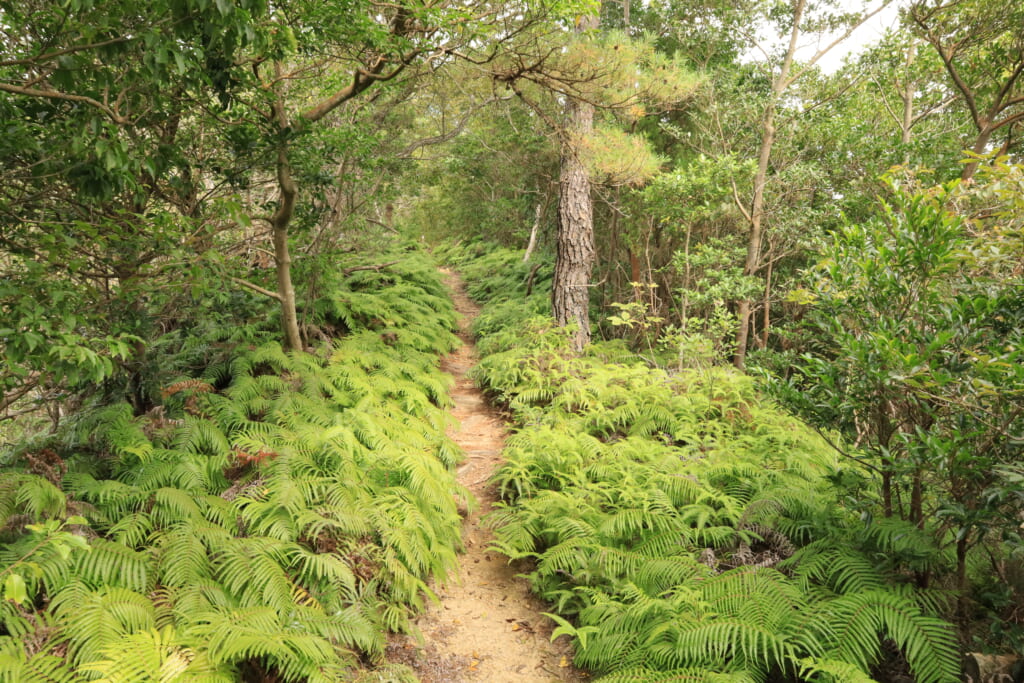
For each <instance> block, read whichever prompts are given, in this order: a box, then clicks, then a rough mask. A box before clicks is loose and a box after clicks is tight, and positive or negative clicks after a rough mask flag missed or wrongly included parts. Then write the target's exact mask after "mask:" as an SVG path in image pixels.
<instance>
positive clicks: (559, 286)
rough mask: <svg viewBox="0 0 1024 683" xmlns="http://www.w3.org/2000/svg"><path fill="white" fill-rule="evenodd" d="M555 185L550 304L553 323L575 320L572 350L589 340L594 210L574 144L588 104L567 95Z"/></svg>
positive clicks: (585, 23)
mask: <svg viewBox="0 0 1024 683" xmlns="http://www.w3.org/2000/svg"><path fill="white" fill-rule="evenodd" d="M597 25H598V17H597V16H591V17H583V18H582V19H580V21H579V23H577V25H576V32H577V33H582V32H584V31H587V30H590V29H594V28H597ZM565 110H566V111H565V113H566V131H565V133H564V134H563V139H562V157H561V164H562V166H561V173H560V177H559V183H558V239H557V245H556V249H557V250H556V255H555V277H554V282H553V283H552V286H551V308H552V311H553V312H554V315H555V320H556V322H557V323H558V324H559V325H563V326H564V325H568V324H570V323H576V324H577V325H578V329H577V330H576V334H575V335H574V336H573V343H572V346H573V349H574V350H575V351H576V352H577V353H578V352H580V351H582V350H583V347H584V346H586V345H587V344H588V343H590V275H591V273H592V272H593V269H594V261H595V256H594V209H593V203H592V201H591V197H590V178H589V177H588V176H587V169H586V168H585V167H584V166H583V162H582V160H581V159H580V153H579V152H580V146H581V145H580V143H581V142H582V140H583V138H584V137H585V136H587V135H588V134H589V133H590V132H591V131H593V129H594V106H593V105H592V104H590V103H588V102H582V101H579V100H575V99H572V98H569V99H568V101H567V102H566V105H565Z"/></svg>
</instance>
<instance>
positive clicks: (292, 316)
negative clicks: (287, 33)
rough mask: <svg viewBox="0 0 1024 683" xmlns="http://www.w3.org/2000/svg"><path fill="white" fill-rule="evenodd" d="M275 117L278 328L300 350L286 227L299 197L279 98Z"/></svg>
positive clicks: (273, 220)
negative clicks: (278, 135) (278, 132)
mask: <svg viewBox="0 0 1024 683" xmlns="http://www.w3.org/2000/svg"><path fill="white" fill-rule="evenodd" d="M276 68H277V71H278V74H279V73H280V65H276ZM274 117H275V119H276V120H277V125H278V127H279V128H280V129H281V132H282V139H281V140H280V142H278V144H277V186H278V190H279V191H280V192H281V200H280V202H279V203H278V205H277V209H276V210H275V211H274V215H273V216H271V218H270V223H271V226H272V228H273V236H274V260H275V262H276V265H277V295H278V298H279V299H280V301H281V327H282V331H283V332H284V339H285V346H286V347H287V348H289V349H291V350H293V351H299V350H301V349H302V336H301V335H300V334H299V318H298V315H297V314H296V310H295V288H294V287H293V286H292V258H291V254H290V253H289V252H288V228H289V226H290V225H291V222H292V216H293V215H294V213H295V198H296V197H297V196H298V194H299V188H298V186H297V185H296V184H295V178H293V177H292V166H291V163H290V162H289V160H288V141H287V140H285V139H284V131H285V130H286V129H287V128H288V117H287V113H286V112H285V108H284V102H283V101H282V99H281V98H278V99H277V101H275V102H274Z"/></svg>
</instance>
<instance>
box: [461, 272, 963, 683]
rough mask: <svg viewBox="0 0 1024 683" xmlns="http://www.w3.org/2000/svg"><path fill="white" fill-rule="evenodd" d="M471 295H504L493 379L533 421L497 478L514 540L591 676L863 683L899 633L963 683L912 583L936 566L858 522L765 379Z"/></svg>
mask: <svg viewBox="0 0 1024 683" xmlns="http://www.w3.org/2000/svg"><path fill="white" fill-rule="evenodd" d="M499 261H500V262H501V263H502V264H503V265H502V267H498V266H497V265H496V264H497V263H498V262H499ZM463 263H464V265H463V266H462V267H463V271H464V273H465V274H467V275H469V276H470V277H472V276H473V275H474V274H479V275H483V274H485V273H486V274H487V276H488V277H490V276H491V274H492V273H493V272H496V271H503V269H505V268H508V269H514V268H515V266H514V264H512V263H509V262H508V255H507V254H491V255H488V256H485V257H483V258H481V259H479V261H474V259H472V258H470V259H467V260H466V261H464V262H463ZM484 264H487V265H486V266H484ZM470 288H471V291H472V292H474V293H475V294H476V295H479V296H483V297H487V298H488V299H490V303H489V305H488V307H487V308H485V312H484V314H483V315H482V316H481V318H480V322H478V325H477V328H476V329H477V330H478V331H480V332H486V333H487V336H486V338H484V339H482V340H481V342H480V345H479V348H480V349H481V350H482V351H483V353H484V354H485V357H484V358H483V360H482V361H481V363H480V365H479V367H478V368H477V369H476V371H475V377H476V379H477V381H478V383H480V384H481V386H482V387H483V388H484V389H485V390H486V391H487V392H488V393H489V394H490V395H491V396H493V397H494V398H496V399H497V400H499V401H501V402H502V403H504V404H505V405H507V406H508V409H509V411H510V412H511V413H512V417H513V420H514V422H515V425H516V427H517V431H516V433H515V435H514V436H513V437H512V438H510V439H509V441H508V444H507V448H506V450H505V456H506V459H507V462H506V464H504V465H503V466H502V467H501V469H500V470H499V471H498V472H497V473H496V475H495V477H494V480H493V481H494V483H495V484H496V485H497V487H498V490H499V491H500V493H501V495H502V497H503V499H504V503H503V504H502V505H500V506H499V507H498V509H497V510H496V511H495V512H494V513H492V515H491V516H490V517H489V523H490V524H492V525H493V526H494V528H495V535H496V541H495V544H494V547H495V549H497V550H499V551H501V552H503V553H505V554H506V555H508V556H509V557H510V558H514V559H518V558H533V559H535V565H534V566H533V569H532V571H530V573H529V579H530V582H531V585H532V586H533V588H534V590H536V591H537V592H538V593H539V594H540V595H541V596H542V597H544V598H546V599H548V600H550V601H552V602H553V603H554V604H555V605H556V607H557V609H558V611H559V613H560V614H562V615H565V616H570V617H573V619H574V622H573V623H570V622H569V621H566V620H565V619H564V617H558V619H559V620H560V621H559V623H560V624H562V626H561V627H560V632H562V633H568V634H570V635H573V636H574V637H575V638H576V646H577V656H576V663H577V665H581V666H585V667H591V668H593V669H594V670H596V671H597V672H598V673H600V674H605V675H606V679H607V680H613V681H615V680H756V681H763V680H766V679H767V678H769V677H779V678H782V679H797V678H800V677H802V676H806V677H807V678H809V679H813V680H851V681H857V680H863V679H865V678H867V677H868V674H867V672H868V671H869V667H870V666H871V665H872V664H874V663H875V661H876V660H877V658H878V657H879V656H880V644H881V640H882V638H890V639H892V640H893V641H894V642H897V643H898V644H899V646H900V647H901V649H902V650H903V651H904V653H905V654H906V656H907V659H908V661H911V658H913V661H912V662H911V666H912V668H913V669H914V671H915V675H916V676H917V677H918V680H922V681H935V682H937V681H946V680H952V678H953V677H955V674H956V665H955V663H956V656H955V652H956V648H955V642H953V640H952V636H951V633H952V630H951V629H950V627H949V626H948V625H946V624H945V623H944V622H942V621H941V620H939V619H937V618H935V617H933V616H931V615H930V614H931V612H930V611H933V610H934V608H935V607H936V606H937V600H935V599H934V598H933V597H931V596H929V595H928V594H922V593H914V592H913V591H912V590H910V589H909V588H908V587H906V586H904V585H903V584H902V581H901V577H900V576H899V575H898V573H896V572H895V571H893V570H894V569H895V568H896V567H900V566H902V567H906V566H919V567H925V566H927V562H928V561H929V558H934V556H935V555H934V553H933V552H932V551H931V550H930V549H927V548H926V546H924V547H925V548H926V549H924V550H921V549H918V550H917V551H916V552H917V554H916V555H915V554H914V553H915V550H914V549H915V545H916V542H917V540H919V536H920V534H917V533H914V532H913V531H910V532H908V533H907V534H901V533H900V532H899V531H898V530H896V529H892V528H889V525H887V523H882V524H878V525H868V526H867V527H865V526H864V525H863V524H858V522H857V516H856V513H855V512H854V513H851V511H848V510H846V509H844V507H843V501H842V499H841V498H840V492H839V490H837V488H835V487H834V486H833V481H835V480H837V479H838V476H837V475H838V473H839V469H838V465H837V462H836V456H835V452H834V450H833V449H832V448H831V447H830V446H828V444H826V443H825V442H824V441H823V440H822V439H821V437H820V436H818V435H817V434H816V433H814V432H813V431H812V430H810V429H808V428H807V427H805V426H803V425H802V424H800V423H799V422H798V421H796V420H795V419H794V418H792V417H791V416H789V415H787V414H785V413H784V412H782V411H781V410H779V409H778V408H777V407H776V406H775V405H773V404H772V403H771V402H770V401H768V400H766V399H764V398H762V397H760V396H759V395H758V394H757V392H756V390H755V387H754V384H753V381H752V380H751V379H750V378H749V377H745V376H743V375H740V374H738V373H736V372H734V371H732V370H730V369H725V368H711V369H699V370H698V369H690V370H683V371H679V372H676V373H672V374H669V373H666V372H664V371H662V370H659V369H656V368H651V367H648V366H647V365H646V364H643V363H639V362H637V359H636V358H635V357H631V356H630V355H629V354H625V353H623V350H622V348H621V346H617V345H614V344H601V343H597V344H593V345H592V346H591V347H590V348H589V349H588V351H587V353H586V354H585V355H582V356H573V355H572V354H570V353H568V347H567V344H566V339H567V337H566V334H565V331H564V330H560V329H558V328H557V327H555V326H554V325H553V323H552V322H551V321H550V320H549V319H539V318H529V319H528V318H527V317H526V315H528V314H524V313H522V312H521V310H520V312H517V311H516V307H517V306H516V303H513V302H514V298H513V297H515V296H516V292H515V290H516V286H515V284H514V283H506V287H505V289H493V288H492V287H491V286H490V283H485V282H478V283H471V285H470ZM503 300H507V301H508V303H502V302H503ZM519 308H520V309H524V307H522V306H519ZM886 555H888V556H895V557H898V560H897V561H896V562H893V563H885V562H879V561H878V560H877V559H876V558H877V557H879V556H886ZM787 558H789V559H787ZM914 563H916V564H914ZM774 567H779V568H783V570H784V571H785V572H788V573H782V572H781V571H779V570H778V569H776V568H774Z"/></svg>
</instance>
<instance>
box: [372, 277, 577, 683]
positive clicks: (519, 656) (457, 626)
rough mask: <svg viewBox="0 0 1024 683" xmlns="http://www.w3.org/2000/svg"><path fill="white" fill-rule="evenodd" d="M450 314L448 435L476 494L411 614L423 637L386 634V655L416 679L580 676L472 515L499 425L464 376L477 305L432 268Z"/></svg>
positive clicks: (539, 607)
mask: <svg viewBox="0 0 1024 683" xmlns="http://www.w3.org/2000/svg"><path fill="white" fill-rule="evenodd" d="M442 272H443V273H444V276H445V282H446V284H447V285H448V287H449V289H450V290H451V292H452V297H453V299H454V301H455V306H456V309H457V310H458V312H459V314H460V322H459V337H460V338H461V339H462V342H463V343H462V346H460V347H459V348H458V349H456V350H455V351H454V352H453V353H451V354H450V355H449V356H448V357H447V358H445V359H444V360H443V361H442V363H441V368H442V369H443V370H444V371H445V372H448V373H450V374H451V375H452V376H454V377H455V387H454V388H453V390H452V394H451V396H452V399H453V401H454V403H455V407H454V408H453V410H452V414H453V415H454V417H455V418H456V420H458V425H459V426H458V428H457V429H456V430H453V431H452V432H451V433H450V436H452V438H453V439H454V440H455V441H456V443H458V444H459V446H460V447H461V448H462V450H463V451H464V452H465V454H466V459H465V461H463V463H462V464H461V465H460V466H459V469H458V478H459V481H460V482H461V483H462V484H463V485H464V486H466V487H468V488H469V489H470V490H471V491H472V492H473V495H474V496H476V499H477V501H478V503H479V506H478V509H477V510H475V511H473V512H472V513H471V514H469V515H468V516H467V517H466V519H465V520H464V524H463V540H464V542H465V545H466V552H465V553H464V554H463V555H461V556H460V565H459V573H458V576H457V577H452V578H451V579H449V582H448V584H447V585H444V586H434V590H435V591H436V592H437V595H438V597H439V598H440V601H441V602H440V604H439V605H438V604H431V605H430V606H429V607H428V609H427V611H426V612H425V613H424V614H423V615H421V616H420V617H419V619H417V621H416V626H417V627H418V628H419V630H420V632H421V633H422V634H423V643H422V644H419V643H417V642H416V641H415V639H413V638H411V637H408V636H403V637H399V638H395V639H393V641H392V643H391V645H390V647H389V648H388V658H389V659H390V660H391V661H393V662H400V663H403V664H407V665H408V666H411V667H412V668H413V669H414V670H415V672H416V674H417V676H419V677H420V680H421V681H422V682H423V683H463V682H469V681H486V682H488V683H491V682H493V683H505V682H506V681H507V682H509V683H553V682H555V681H583V680H586V679H585V678H584V676H583V674H581V673H580V672H577V671H576V670H575V669H573V667H572V665H571V661H572V653H571V649H570V646H569V643H568V639H567V638H566V637H565V636H563V637H561V638H559V639H558V640H557V641H556V642H555V643H552V642H551V641H550V638H551V631H552V629H553V624H552V623H551V620H550V619H548V618H547V617H545V616H542V615H541V614H540V612H542V611H545V609H546V608H545V606H544V604H543V603H542V602H541V601H540V600H539V599H537V598H536V597H535V596H534V595H533V594H532V593H531V592H530V589H529V585H528V584H527V582H526V580H525V579H522V578H519V577H518V576H516V575H517V574H518V573H520V572H522V571H523V568H522V567H517V566H516V565H512V566H510V565H509V564H508V562H507V560H506V559H505V558H504V557H503V556H502V555H500V554H498V553H495V552H491V551H488V549H487V547H488V545H489V543H490V541H491V539H492V537H493V535H492V533H491V531H490V529H488V528H486V527H485V526H484V525H483V524H482V517H483V516H484V515H486V514H487V512H489V511H490V510H491V507H492V505H493V503H494V502H495V501H496V500H497V495H496V492H495V491H494V490H493V488H492V487H490V486H488V484H487V482H488V480H489V479H490V477H491V475H492V474H493V473H494V471H495V470H496V469H497V468H498V467H499V466H500V464H501V461H502V460H501V451H502V448H503V446H504V443H505V424H504V422H503V421H502V419H501V417H500V416H499V415H498V414H497V412H496V411H495V410H494V409H493V408H491V407H490V406H489V405H488V404H487V402H486V400H485V399H484V396H483V394H482V393H481V392H480V390H479V389H477V387H476V386H475V385H474V384H473V381H472V380H471V379H470V378H469V377H468V376H467V373H468V372H469V369H470V368H471V367H473V365H474V364H475V363H476V361H477V355H476V347H475V346H474V344H473V340H472V337H471V335H470V333H469V326H470V324H471V323H472V322H473V319H474V318H475V317H476V316H477V314H479V312H480V309H479V307H478V306H476V304H474V303H473V302H472V301H471V300H470V299H469V297H468V296H466V293H465V289H464V287H463V285H462V282H461V280H460V279H459V278H458V276H457V275H456V274H454V273H452V272H450V271H448V270H443V271H442Z"/></svg>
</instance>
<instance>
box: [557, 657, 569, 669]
mask: <svg viewBox="0 0 1024 683" xmlns="http://www.w3.org/2000/svg"><path fill="white" fill-rule="evenodd" d="M558 666H560V667H562V668H563V669H564V668H566V667H568V666H569V658H568V657H566V656H565V655H562V661H560V662H558Z"/></svg>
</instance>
